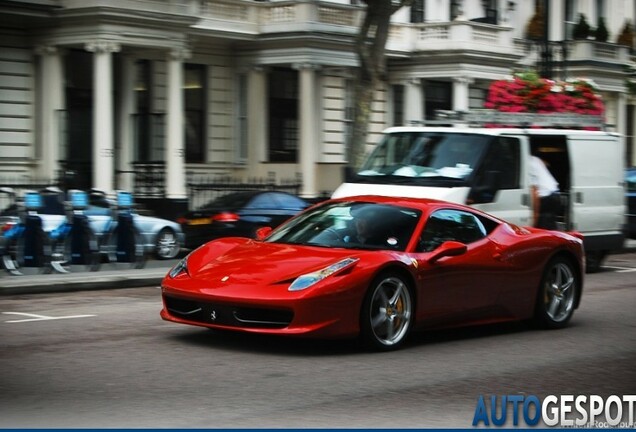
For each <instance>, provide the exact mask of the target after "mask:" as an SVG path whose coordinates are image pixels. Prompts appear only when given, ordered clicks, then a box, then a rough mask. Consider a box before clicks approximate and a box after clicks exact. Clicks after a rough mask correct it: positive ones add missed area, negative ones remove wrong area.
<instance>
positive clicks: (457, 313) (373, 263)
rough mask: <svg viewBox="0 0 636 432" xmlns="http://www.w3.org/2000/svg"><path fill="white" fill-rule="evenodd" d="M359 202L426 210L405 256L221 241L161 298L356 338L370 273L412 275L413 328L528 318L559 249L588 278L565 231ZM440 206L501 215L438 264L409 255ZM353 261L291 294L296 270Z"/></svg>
mask: <svg viewBox="0 0 636 432" xmlns="http://www.w3.org/2000/svg"><path fill="white" fill-rule="evenodd" d="M352 200H359V201H366V202H378V203H389V204H391V203H392V204H395V205H399V206H402V207H413V208H418V209H420V210H422V212H423V214H422V218H421V221H420V223H419V224H418V227H417V229H416V230H415V232H414V235H413V239H412V240H411V242H410V243H409V246H408V247H407V249H406V252H395V251H361V250H353V249H343V248H321V247H312V246H298V245H285V244H274V243H266V242H262V241H258V240H250V239H244V238H224V239H219V240H216V241H213V242H210V243H208V244H207V245H204V246H203V247H201V248H199V249H197V250H196V251H194V252H193V253H192V254H190V256H189V259H188V268H189V274H185V273H181V274H180V275H178V276H177V277H176V278H174V279H173V278H171V277H170V276H166V277H165V278H164V280H163V282H162V286H161V288H162V295H163V296H165V295H171V296H173V297H178V298H184V299H195V300H202V301H212V302H215V303H218V304H231V305H237V306H247V307H262V306H268V307H275V308H279V309H280V308H282V309H289V310H293V312H294V318H293V320H292V322H291V324H290V325H289V326H287V327H285V328H279V329H272V328H258V327H241V328H235V327H231V328H232V329H234V330H240V331H247V332H254V333H270V334H286V335H304V336H312V337H334V338H335V337H350V336H355V335H357V334H358V332H359V319H360V308H361V304H362V301H363V298H364V296H365V294H366V291H367V288H368V287H369V284H370V283H371V281H372V280H373V278H374V277H375V276H376V275H377V274H378V273H379V272H380V271H382V270H384V269H388V268H397V269H400V270H402V271H404V272H406V273H407V274H408V275H409V276H410V278H411V280H412V282H413V284H414V286H415V287H416V290H415V296H416V299H415V300H416V306H415V328H418V327H420V328H421V327H448V326H458V325H468V324H484V323H491V322H498V321H509V320H521V319H527V318H530V317H531V316H532V314H533V309H534V304H535V300H536V295H537V290H538V287H539V282H540V279H541V277H542V272H543V269H544V267H545V265H546V264H547V262H548V260H549V259H550V258H551V257H553V256H554V255H555V254H557V253H565V254H568V255H570V256H571V257H572V258H573V259H574V261H575V262H576V263H577V264H578V266H579V275H580V277H581V279H582V277H583V274H584V262H583V248H582V241H581V240H580V238H577V237H576V236H573V235H569V234H567V233H562V232H554V231H544V230H539V229H532V228H521V227H517V226H514V225H511V224H508V223H506V222H503V221H501V220H499V219H496V218H494V217H492V216H490V215H486V214H485V213H482V212H479V211H477V210H475V209H473V208H470V207H466V206H462V205H459V204H453V203H448V202H442V201H435V200H426V199H411V198H388V197H376V196H364V197H355V198H343V199H340V200H338V201H352ZM441 208H447V209H459V210H466V211H471V212H473V213H477V214H480V215H483V216H486V217H489V218H490V219H493V220H495V221H497V222H498V223H499V226H498V227H497V228H496V229H495V230H494V231H492V232H491V234H490V235H489V236H488V237H486V238H485V239H482V240H480V241H477V242H475V243H471V244H469V245H468V249H467V252H466V253H464V254H462V255H459V256H448V257H444V258H441V259H439V260H437V261H434V262H431V261H430V258H431V256H432V255H433V254H434V253H435V252H427V253H415V252H412V251H413V250H414V248H415V244H416V241H417V238H418V236H419V234H420V231H421V230H422V228H423V225H424V223H425V221H426V220H427V218H428V215H429V214H430V213H431V212H433V211H435V210H438V209H441ZM347 257H353V258H359V261H358V262H357V263H356V264H355V265H354V266H353V267H352V268H350V269H347V270H346V271H344V272H342V273H339V274H335V275H332V276H330V277H327V278H326V279H324V280H322V281H321V282H319V283H317V284H316V285H314V286H312V287H310V288H308V289H305V290H302V291H296V292H290V291H288V287H289V285H290V284H291V283H292V281H293V280H294V279H295V278H296V277H297V276H299V275H302V274H306V273H309V272H311V271H314V270H318V269H321V268H324V267H325V266H327V265H329V264H332V263H335V262H337V261H339V260H341V259H343V258H347ZM579 298H580V296H579ZM577 306H578V305H577ZM161 317H162V318H163V319H165V320H168V321H173V322H178V323H183V324H191V325H203V326H207V327H216V328H225V327H223V326H219V325H213V324H207V323H206V324H201V323H197V322H192V321H188V320H185V319H182V318H179V317H176V316H174V315H171V314H170V313H169V312H168V311H167V310H166V308H165V302H164V308H163V309H162V311H161Z"/></svg>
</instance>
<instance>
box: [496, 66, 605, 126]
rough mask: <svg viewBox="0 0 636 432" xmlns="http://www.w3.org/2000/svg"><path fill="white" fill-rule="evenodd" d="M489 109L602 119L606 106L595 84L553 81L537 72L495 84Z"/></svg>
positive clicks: (578, 79) (588, 81)
mask: <svg viewBox="0 0 636 432" xmlns="http://www.w3.org/2000/svg"><path fill="white" fill-rule="evenodd" d="M484 107H485V108H488V109H494V110H497V111H502V112H518V113H539V114H548V113H572V114H586V115H596V116H602V115H603V113H604V111H605V107H604V104H603V100H602V99H601V95H600V94H599V93H598V89H597V87H596V85H595V84H594V82H593V81H591V80H588V79H584V78H574V79H568V80H566V81H553V80H548V79H544V78H540V77H539V75H538V74H537V73H536V72H520V73H515V74H514V75H513V76H512V77H511V78H509V79H504V80H499V81H495V82H493V83H492V84H491V86H490V89H489V91H488V97H487V99H486V103H485V104H484Z"/></svg>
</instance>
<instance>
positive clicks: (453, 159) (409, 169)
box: [354, 132, 492, 184]
mask: <svg viewBox="0 0 636 432" xmlns="http://www.w3.org/2000/svg"><path fill="white" fill-rule="evenodd" d="M491 140H492V137H491V136H489V135H478V134H468V133H453V132H399V133H389V134H385V135H384V137H383V139H382V140H381V141H380V142H379V143H378V145H377V146H376V148H375V149H374V151H373V152H372V153H371V154H370V155H369V157H368V158H367V160H366V162H365V163H364V164H363V166H362V168H361V169H360V170H358V171H357V173H356V175H355V180H357V181H360V182H371V183H376V182H382V183H387V182H395V183H414V184H439V183H440V182H442V183H453V184H456V183H458V182H461V183H463V182H464V181H466V180H468V179H469V177H470V176H471V174H472V173H473V171H475V170H476V168H477V165H478V164H479V161H480V160H481V159H482V156H483V155H484V153H485V151H486V149H487V147H488V143H489V142H490V141H491ZM355 180H354V181H355Z"/></svg>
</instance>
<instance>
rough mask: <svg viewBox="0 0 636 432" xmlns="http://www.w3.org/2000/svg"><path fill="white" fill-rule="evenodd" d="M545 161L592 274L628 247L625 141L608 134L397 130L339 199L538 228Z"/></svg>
mask: <svg viewBox="0 0 636 432" xmlns="http://www.w3.org/2000/svg"><path fill="white" fill-rule="evenodd" d="M531 154H538V155H539V156H540V157H541V158H542V159H544V160H545V161H546V162H547V164H548V165H549V169H550V171H551V172H552V174H553V176H554V177H555V178H556V180H557V181H558V182H559V188H560V192H561V197H562V204H563V205H562V209H563V211H562V213H561V214H560V215H559V218H558V221H559V228H560V229H563V230H568V231H569V230H575V231H578V232H580V233H581V234H583V236H584V244H585V248H586V251H587V257H588V260H587V266H588V271H596V270H597V269H598V268H599V267H600V265H601V262H602V260H603V258H604V257H605V256H606V255H607V253H609V252H610V251H613V250H619V249H621V248H622V247H623V243H624V238H625V237H624V228H625V214H626V205H625V192H624V186H623V181H624V179H623V172H624V171H623V168H624V162H623V161H624V159H623V155H624V152H623V140H622V139H621V137H620V136H619V135H618V134H615V133H608V132H603V131H583V130H565V129H531V128H523V129H522V128H519V129H511V128H468V127H419V126H418V127H394V128H389V129H387V130H386V131H385V133H384V135H383V138H382V139H381V140H380V142H379V143H378V145H377V146H376V147H375V149H374V150H373V152H372V153H371V154H370V155H369V156H368V157H367V159H366V161H365V163H364V164H363V166H362V167H361V168H360V169H357V170H353V169H350V168H348V169H347V170H346V175H345V177H346V178H345V183H343V184H342V185H340V186H339V187H338V189H336V190H335V191H334V193H333V195H332V196H333V198H340V197H346V196H354V195H369V194H373V195H385V196H407V197H420V198H435V199H440V200H445V201H452V202H457V203H464V204H469V205H472V206H474V207H476V208H479V209H480V210H484V211H486V212H488V213H491V214H493V215H495V216H498V217H500V218H502V219H505V220H507V221H509V222H512V223H515V224H517V225H521V226H527V225H531V224H532V208H531V197H530V186H529V175H528V165H529V160H530V155H531Z"/></svg>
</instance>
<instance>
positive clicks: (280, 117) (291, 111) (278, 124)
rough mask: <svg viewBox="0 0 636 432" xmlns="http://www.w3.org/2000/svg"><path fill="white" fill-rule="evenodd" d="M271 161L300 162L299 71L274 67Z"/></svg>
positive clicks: (271, 80) (270, 84) (272, 77)
mask: <svg viewBox="0 0 636 432" xmlns="http://www.w3.org/2000/svg"><path fill="white" fill-rule="evenodd" d="M268 91H269V107H268V108H269V161H270V162H296V161H297V159H298V72H297V71H295V70H293V69H286V68H274V69H272V71H271V72H270V75H269V85H268Z"/></svg>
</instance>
